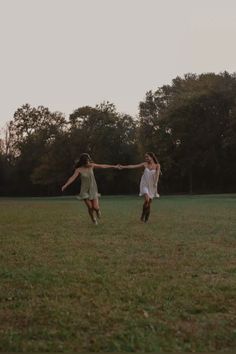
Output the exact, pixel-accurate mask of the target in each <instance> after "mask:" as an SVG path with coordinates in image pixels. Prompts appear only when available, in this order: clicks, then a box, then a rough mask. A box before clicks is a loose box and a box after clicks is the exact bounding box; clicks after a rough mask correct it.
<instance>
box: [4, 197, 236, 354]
mask: <svg viewBox="0 0 236 354" xmlns="http://www.w3.org/2000/svg"><path fill="white" fill-rule="evenodd" d="M141 204H142V200H141V199H139V198H138V197H104V198H102V199H101V209H102V213H103V216H102V220H101V222H100V224H99V225H98V226H95V225H93V224H92V223H91V222H90V220H89V218H88V216H87V211H86V210H85V207H84V205H83V204H82V202H79V201H77V200H76V199H74V198H54V199H53V198H52V199H40V198H39V199H37V198H35V199H0V243H1V244H0V351H9V352H14V351H52V352H58V351H62V352H63V351H91V352H92V351H110V352H111V351H116V352H119V351H123V352H124V351H128V352H132V351H150V352H151V351H152V352H154V351H156V352H158V351H175V352H176V351H188V352H193V351H205V352H206V351H215V350H222V351H223V350H232V349H234V348H235V347H236V296H235V294H236V195H218V196H217V195H213V196H192V197H162V198H160V199H159V200H155V201H154V202H153V205H152V214H151V216H150V222H149V223H148V224H143V223H141V222H139V215H140V211H141Z"/></svg>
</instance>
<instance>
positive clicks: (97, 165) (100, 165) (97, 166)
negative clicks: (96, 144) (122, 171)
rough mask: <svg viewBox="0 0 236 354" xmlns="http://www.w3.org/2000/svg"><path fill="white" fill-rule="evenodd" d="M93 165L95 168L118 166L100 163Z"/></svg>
mask: <svg viewBox="0 0 236 354" xmlns="http://www.w3.org/2000/svg"><path fill="white" fill-rule="evenodd" d="M91 167H93V168H118V166H117V165H104V164H98V163H91Z"/></svg>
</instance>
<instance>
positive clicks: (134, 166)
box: [120, 162, 145, 170]
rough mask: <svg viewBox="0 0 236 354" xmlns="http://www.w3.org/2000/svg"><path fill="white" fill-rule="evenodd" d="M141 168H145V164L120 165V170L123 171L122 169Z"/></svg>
mask: <svg viewBox="0 0 236 354" xmlns="http://www.w3.org/2000/svg"><path fill="white" fill-rule="evenodd" d="M141 167H145V163H144V162H142V163H139V164H137V165H120V168H121V169H122V170H123V169H124V168H128V169H132V168H141Z"/></svg>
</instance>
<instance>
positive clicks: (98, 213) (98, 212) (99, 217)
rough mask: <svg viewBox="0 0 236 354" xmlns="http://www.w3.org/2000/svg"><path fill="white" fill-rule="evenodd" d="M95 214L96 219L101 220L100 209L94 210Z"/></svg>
mask: <svg viewBox="0 0 236 354" xmlns="http://www.w3.org/2000/svg"><path fill="white" fill-rule="evenodd" d="M96 214H97V218H98V219H101V216H102V214H101V212H100V209H98V210H96Z"/></svg>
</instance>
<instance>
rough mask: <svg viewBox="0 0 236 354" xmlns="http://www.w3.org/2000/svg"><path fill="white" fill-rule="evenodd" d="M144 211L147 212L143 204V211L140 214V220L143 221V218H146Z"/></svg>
mask: <svg viewBox="0 0 236 354" xmlns="http://www.w3.org/2000/svg"><path fill="white" fill-rule="evenodd" d="M146 213H147V207H146V206H145V205H144V206H143V212H142V215H141V218H140V220H141V221H144V220H145V218H146Z"/></svg>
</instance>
